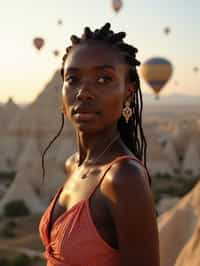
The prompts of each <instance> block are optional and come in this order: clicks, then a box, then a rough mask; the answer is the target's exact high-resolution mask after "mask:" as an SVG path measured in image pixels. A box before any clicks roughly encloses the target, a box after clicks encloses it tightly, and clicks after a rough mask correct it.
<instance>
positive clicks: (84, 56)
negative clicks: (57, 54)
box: [65, 41, 124, 69]
mask: <svg viewBox="0 0 200 266" xmlns="http://www.w3.org/2000/svg"><path fill="white" fill-rule="evenodd" d="M122 64H124V62H123V59H122V56H121V54H120V51H119V50H118V49H116V48H113V47H112V46H111V45H109V44H105V43H103V42H100V41H99V42H98V41H96V42H85V43H83V44H78V45H77V46H75V47H73V48H72V50H71V51H70V53H69V55H68V57H67V59H66V62H65V69H68V68H85V67H87V68H89V67H90V68H92V67H97V66H99V67H101V66H111V67H113V68H116V67H117V66H119V65H122Z"/></svg>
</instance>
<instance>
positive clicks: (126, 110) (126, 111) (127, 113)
mask: <svg viewBox="0 0 200 266" xmlns="http://www.w3.org/2000/svg"><path fill="white" fill-rule="evenodd" d="M132 114H133V111H132V109H131V108H130V102H129V101H126V102H125V107H124V108H123V110H122V115H123V117H124V119H125V120H126V123H128V121H129V119H130V117H131V116H132Z"/></svg>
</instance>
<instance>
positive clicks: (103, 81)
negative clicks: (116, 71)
mask: <svg viewBox="0 0 200 266" xmlns="http://www.w3.org/2000/svg"><path fill="white" fill-rule="evenodd" d="M97 81H98V83H101V84H104V83H108V82H110V81H112V78H111V77H109V76H104V77H99V78H98V80H97Z"/></svg>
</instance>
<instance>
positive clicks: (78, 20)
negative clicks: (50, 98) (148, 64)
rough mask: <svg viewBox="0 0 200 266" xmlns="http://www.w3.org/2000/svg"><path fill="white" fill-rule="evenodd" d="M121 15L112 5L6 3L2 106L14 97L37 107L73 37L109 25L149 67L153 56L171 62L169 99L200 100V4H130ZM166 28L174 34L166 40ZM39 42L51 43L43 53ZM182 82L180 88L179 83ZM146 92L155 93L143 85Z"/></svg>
mask: <svg viewBox="0 0 200 266" xmlns="http://www.w3.org/2000/svg"><path fill="white" fill-rule="evenodd" d="M123 3H124V6H123V8H122V10H121V11H120V12H119V13H118V14H116V13H114V12H113V10H112V7H111V0H84V1H83V0H6V1H3V0H0V33H1V40H0V71H1V76H0V77H1V78H0V101H6V100H7V98H8V97H9V96H12V97H13V98H14V100H15V101H16V102H27V101H32V100H33V99H34V98H35V97H36V95H37V94H38V93H39V92H40V91H41V90H42V88H43V86H44V84H45V83H46V82H47V81H48V80H49V78H50V77H51V76H52V74H53V73H54V71H55V70H56V69H57V68H58V67H60V63H61V57H57V58H56V57H54V55H53V53H52V51H53V50H54V49H59V50H60V52H61V54H63V53H64V50H65V47H66V46H67V45H68V44H69V43H70V42H69V38H70V35H71V34H74V33H75V34H77V35H80V34H81V33H82V30H83V28H84V27H85V26H86V25H88V26H91V28H92V29H94V28H96V27H99V26H102V25H103V24H104V23H105V22H107V21H109V22H111V24H112V27H113V29H114V30H123V31H126V32H127V37H126V40H127V41H128V42H130V43H131V44H133V45H134V46H136V47H137V48H138V49H139V52H138V54H137V57H138V59H139V60H140V61H141V62H143V61H144V60H146V59H148V58H150V57H152V56H162V57H166V58H167V59H169V60H170V61H171V62H172V64H173V67H174V72H173V76H172V78H171V80H170V81H169V83H168V84H167V85H166V87H165V88H164V89H163V93H162V94H163V95H168V94H171V93H174V92H176V93H186V94H192V95H199V96H200V71H199V73H196V74H195V73H194V71H193V67H194V66H198V67H199V68H200V15H199V14H200V1H199V0H190V1H184V0H168V1H164V0H140V1H134V0H124V1H123ZM58 19H62V20H63V25H62V26H58V25H57V20H58ZM165 26H169V27H171V30H172V32H171V33H170V34H169V35H168V36H166V35H164V34H163V28H164V27H165ZM35 36H42V37H44V39H45V42H46V43H45V46H44V48H43V49H42V50H41V51H40V52H38V51H36V49H34V47H33V45H32V40H33V38H34V37H35ZM175 81H178V85H176V82H175ZM142 88H143V91H144V92H145V93H146V92H149V93H151V89H150V88H149V87H148V86H147V85H146V84H145V82H144V81H142Z"/></svg>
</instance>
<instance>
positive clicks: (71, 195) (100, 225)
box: [49, 178, 117, 248]
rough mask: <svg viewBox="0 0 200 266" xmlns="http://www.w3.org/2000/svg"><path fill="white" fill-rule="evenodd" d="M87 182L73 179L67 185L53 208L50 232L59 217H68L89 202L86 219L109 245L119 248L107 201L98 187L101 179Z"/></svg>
mask: <svg viewBox="0 0 200 266" xmlns="http://www.w3.org/2000/svg"><path fill="white" fill-rule="evenodd" d="M87 181H88V180H84V181H82V182H79V181H77V180H76V179H71V180H69V181H68V182H67V183H66V184H65V186H64V188H63V190H62V191H61V193H60V195H59V197H58V198H57V200H56V202H55V204H54V206H53V208H52V212H51V217H50V221H49V223H50V224H49V230H51V228H52V226H53V225H54V224H55V222H56V220H58V219H59V217H61V216H62V215H63V214H64V215H65V216H67V215H68V214H69V213H70V212H71V210H73V209H75V208H76V207H79V205H80V204H82V203H83V202H84V203H86V201H87V207H88V210H87V211H88V212H87V215H88V216H86V218H87V219H88V220H90V221H91V222H92V226H93V229H95V230H96V231H97V233H98V234H99V235H100V237H101V238H103V240H104V241H106V242H107V244H109V245H110V246H111V247H114V248H117V241H116V234H115V230H114V224H113V221H112V219H111V217H110V215H109V211H108V208H107V204H108V203H107V199H106V198H105V197H104V196H103V194H102V192H101V189H100V186H98V183H99V178H93V179H92V181H90V182H89V181H88V182H87ZM63 222H64V220H63Z"/></svg>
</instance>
